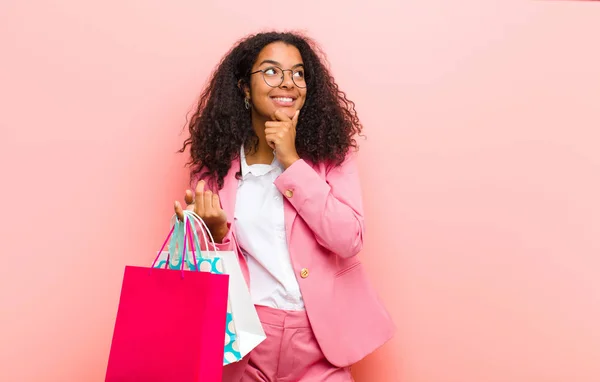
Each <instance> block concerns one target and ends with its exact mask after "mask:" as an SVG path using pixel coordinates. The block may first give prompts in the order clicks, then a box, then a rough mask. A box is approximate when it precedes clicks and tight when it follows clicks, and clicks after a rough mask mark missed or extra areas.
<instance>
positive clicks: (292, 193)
mask: <svg viewBox="0 0 600 382" xmlns="http://www.w3.org/2000/svg"><path fill="white" fill-rule="evenodd" d="M285 196H286V197H288V198H291V197H292V196H294V191H292V190H287V191H286V192H285Z"/></svg>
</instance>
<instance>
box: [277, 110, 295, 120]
mask: <svg viewBox="0 0 600 382" xmlns="http://www.w3.org/2000/svg"><path fill="white" fill-rule="evenodd" d="M273 120H274V121H281V122H290V121H291V119H290V117H288V115H287V114H286V113H284V112H283V110H281V109H277V110H275V114H273Z"/></svg>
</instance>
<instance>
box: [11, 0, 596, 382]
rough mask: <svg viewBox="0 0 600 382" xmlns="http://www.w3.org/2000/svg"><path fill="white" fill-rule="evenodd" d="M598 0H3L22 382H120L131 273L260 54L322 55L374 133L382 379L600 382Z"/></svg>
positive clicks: (369, 375) (367, 184)
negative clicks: (213, 93)
mask: <svg viewBox="0 0 600 382" xmlns="http://www.w3.org/2000/svg"><path fill="white" fill-rule="evenodd" d="M598 20H600V4H594V3H588V2H554V1H548V2H546V1H527V2H511V1H475V0H470V1H462V0H460V1H443V0H430V1H425V2H423V1H421V2H416V1H392V0H389V1H383V0H372V1H369V2H362V1H327V2H325V1H305V2H299V3H282V2H275V1H264V2H255V3H249V2H242V1H237V0H236V1H229V2H217V1H206V0H205V1H201V2H198V1H189V0H174V1H171V2H169V4H168V5H167V3H165V2H162V1H152V0H150V1H148V0H146V1H136V0H121V1H86V2H80V1H75V0H56V1H52V2H51V1H43V0H29V1H26V2H24V1H17V0H3V1H2V3H1V4H0V57H1V60H0V84H1V86H0V110H1V112H0V146H1V147H0V166H1V167H0V169H1V178H2V189H1V191H0V192H1V198H0V203H1V207H0V208H1V209H0V210H1V211H2V212H3V218H2V219H1V223H0V232H1V235H2V236H1V240H2V243H3V245H4V252H3V255H2V262H3V266H2V267H1V268H0V309H1V314H0V324H1V325H0V365H2V367H1V368H0V380H2V381H7V382H8V381H10V382H13V381H15V382H16V381H19V382H31V381H48V382H52V381H86V382H87V381H101V380H103V377H104V371H105V367H106V362H107V356H108V351H109V346H110V339H111V335H112V326H113V320H114V316H115V313H116V308H117V302H118V297H119V290H120V283H121V277H122V272H123V267H124V266H125V265H126V264H136V265H144V264H149V261H150V258H151V257H152V253H153V252H154V251H156V250H157V249H158V248H159V246H160V244H161V242H162V240H163V238H164V235H165V234H166V233H167V230H168V219H169V217H170V215H171V205H172V201H173V200H174V199H175V198H180V197H181V195H182V191H183V189H184V188H185V187H186V184H187V173H186V170H185V169H184V168H183V164H184V161H185V157H183V156H181V155H176V154H175V151H176V150H177V149H178V148H179V146H180V144H181V142H182V141H183V139H184V136H183V135H181V134H180V133H181V132H182V127H183V126H184V123H185V115H186V113H187V111H188V110H189V109H190V107H191V106H192V105H193V103H194V101H195V99H196V97H197V95H198V93H199V91H200V89H201V87H202V85H203V84H204V81H205V80H206V78H207V75H208V74H209V72H210V70H211V69H212V68H213V66H214V65H215V64H216V62H217V61H218V60H219V58H220V57H221V55H222V54H224V53H225V51H226V50H227V49H229V47H230V46H231V45H232V44H233V43H234V41H236V40H237V39H238V38H239V37H241V36H243V35H245V34H246V33H249V32H254V31H257V30H261V29H264V28H266V27H273V28H285V29H298V28H299V29H302V30H306V31H307V32H308V33H309V34H310V35H312V36H314V37H315V38H316V39H317V40H318V41H320V42H321V44H322V45H323V47H324V48H325V50H326V51H327V52H328V54H329V59H330V62H331V65H332V69H333V71H334V73H335V75H336V77H337V79H338V82H339V84H340V85H341V87H342V88H343V89H345V90H346V91H347V93H348V94H349V96H350V97H351V98H352V99H353V100H355V101H356V103H357V105H358V110H359V113H360V115H361V117H362V120H363V122H364V125H365V126H366V130H365V133H366V134H367V135H368V140H367V141H365V142H363V148H362V155H361V167H362V178H363V182H364V188H365V191H364V192H365V204H366V209H367V211H366V212H367V218H368V236H367V238H368V242H367V246H366V249H365V251H364V253H363V258H364V261H365V263H366V266H367V268H368V270H369V272H370V273H371V275H372V278H373V282H374V283H375V284H376V286H377V288H378V290H379V291H380V293H381V296H382V298H383V300H384V301H385V303H386V304H387V306H388V307H389V309H390V311H391V313H392V314H393V316H394V318H395V321H396V322H397V325H398V334H397V336H396V337H395V339H394V340H393V341H391V342H390V343H388V344H387V345H385V346H384V347H383V348H382V349H381V350H380V351H378V352H376V353H375V354H373V355H372V356H370V357H368V359H366V360H365V361H364V362H362V363H361V364H359V365H358V366H357V367H356V368H355V375H356V380H357V381H360V382H389V381H403V382H475V381H477V382H500V381H502V382H504V381H511V382H555V381H560V382H567V381H577V382H597V381H598V380H600V362H598V360H599V359H600V283H599V282H598V280H599V279H600V278H599V275H600V257H599V256H598V255H599V254H600V201H599V198H598V195H600V172H599V170H600V150H599V148H598V142H599V139H600V133H599V132H598V131H599V129H598V128H599V127H600V107H599V106H598V104H599V101H600V97H599V92H600V74H599V69H598V68H600V53H598V52H599V51H598V49H597V42H598V36H600V23H599V22H598Z"/></svg>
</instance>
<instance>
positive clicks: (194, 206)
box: [175, 180, 229, 243]
mask: <svg viewBox="0 0 600 382" xmlns="http://www.w3.org/2000/svg"><path fill="white" fill-rule="evenodd" d="M204 186H205V183H204V181H203V180H201V181H199V182H198V184H197V185H196V193H195V195H194V193H193V192H192V191H191V190H186V192H185V203H186V204H187V207H186V210H190V211H194V212H195V213H196V214H197V215H198V216H200V218H202V220H204V223H206V226H207V227H208V229H209V230H210V233H211V234H212V235H213V238H214V239H215V242H216V243H221V242H222V241H223V238H224V237H225V235H227V231H228V230H229V229H228V228H227V214H226V213H225V211H223V209H222V208H221V202H220V201H219V195H218V194H213V193H212V191H210V190H206V191H204ZM175 214H177V218H178V219H179V220H183V208H182V207H181V204H180V203H179V202H178V201H176V202H175Z"/></svg>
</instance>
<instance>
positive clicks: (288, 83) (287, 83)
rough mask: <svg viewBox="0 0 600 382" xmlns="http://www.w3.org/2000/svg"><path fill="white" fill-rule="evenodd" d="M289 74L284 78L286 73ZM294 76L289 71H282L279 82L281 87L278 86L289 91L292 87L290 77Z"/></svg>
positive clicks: (292, 83) (292, 81) (292, 82)
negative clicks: (281, 77) (281, 78)
mask: <svg viewBox="0 0 600 382" xmlns="http://www.w3.org/2000/svg"><path fill="white" fill-rule="evenodd" d="M287 72H290V74H289V76H286V73H287ZM293 75H294V72H293V71H291V70H284V71H283V80H282V81H281V85H279V86H280V87H281V88H284V89H290V88H293V87H294V80H293V79H292V76H293Z"/></svg>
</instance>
